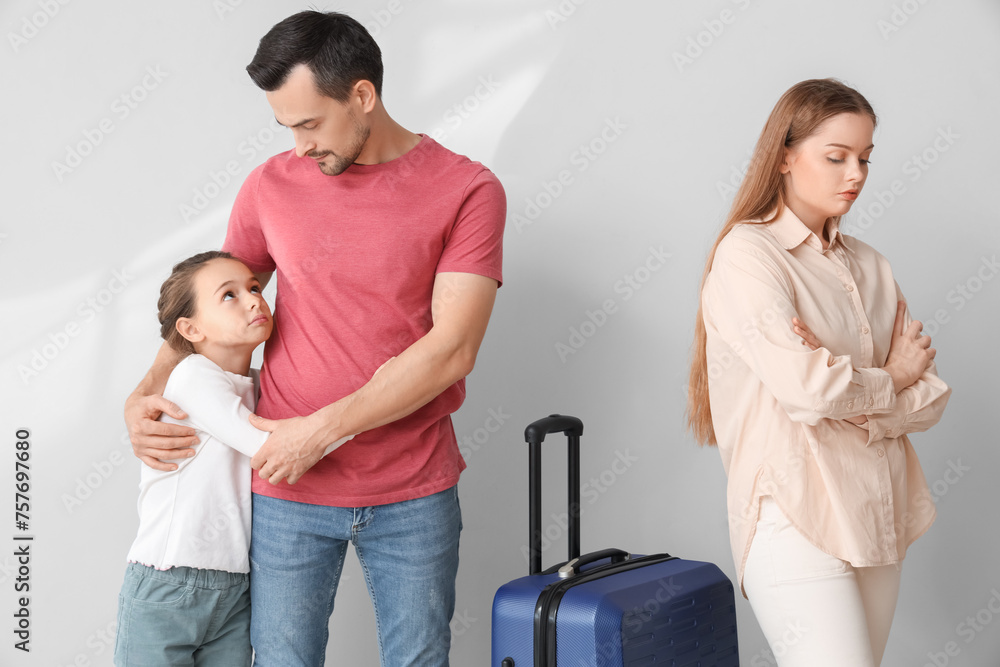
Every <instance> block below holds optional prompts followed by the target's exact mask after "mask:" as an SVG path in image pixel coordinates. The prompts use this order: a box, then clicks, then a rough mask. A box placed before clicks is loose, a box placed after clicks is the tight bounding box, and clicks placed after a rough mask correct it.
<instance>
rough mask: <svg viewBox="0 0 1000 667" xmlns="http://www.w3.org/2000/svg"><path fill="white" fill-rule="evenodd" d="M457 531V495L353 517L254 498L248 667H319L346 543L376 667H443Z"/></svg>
mask: <svg viewBox="0 0 1000 667" xmlns="http://www.w3.org/2000/svg"><path fill="white" fill-rule="evenodd" d="M461 530H462V513H461V510H460V508H459V504H458V489H457V487H452V488H450V489H447V490H445V491H441V492H440V493H435V494H433V495H430V496H427V497H425V498H417V499H415V500H407V501H404V502H399V503H392V504H389V505H377V506H374V507H355V508H350V507H328V506H325V505H309V504H306V503H298V502H292V501H288V500H280V499H276V498H269V497H267V496H261V495H258V494H254V496H253V533H252V539H251V542H250V587H251V599H252V600H253V620H252V623H251V630H250V634H251V642H252V644H253V647H254V651H255V659H254V665H255V666H256V667H317V666H318V665H323V662H324V659H325V655H326V643H327V639H328V638H329V630H328V626H329V623H330V614H331V613H332V612H333V599H334V596H335V595H336V593H337V584H338V582H339V581H340V573H341V570H342V569H343V565H344V556H345V554H346V553H347V543H348V542H350V543H351V544H353V545H354V550H355V552H356V553H357V555H358V560H359V561H360V562H361V568H362V570H363V571H364V575H365V583H366V584H367V586H368V594H369V595H370V596H371V600H372V606H373V607H374V609H375V626H376V629H377V632H378V648H379V656H380V658H381V664H382V667H404V666H414V667H435V666H438V665H443V666H445V667H446V666H447V665H448V650H449V648H450V647H451V628H450V627H449V623H450V622H451V616H452V613H453V612H454V610H455V576H456V574H457V573H458V538H459V533H460V532H461Z"/></svg>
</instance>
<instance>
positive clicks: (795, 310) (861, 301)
mask: <svg viewBox="0 0 1000 667" xmlns="http://www.w3.org/2000/svg"><path fill="white" fill-rule="evenodd" d="M876 121H877V119H876V116H875V113H874V111H873V110H872V108H871V105H869V103H868V102H867V100H865V98H864V97H862V96H861V95H860V94H859V93H858V92H857V91H855V90H853V89H852V88H849V87H847V86H845V85H844V84H842V83H840V82H838V81H835V80H832V79H822V80H810V81H803V82H801V83H799V84H796V85H795V86H793V87H792V88H791V89H789V90H788V91H787V92H786V93H785V94H784V95H783V96H782V97H781V99H780V100H779V101H778V103H777V105H776V106H775V107H774V110H773V111H772V112H771V115H770V117H769V118H768V120H767V123H766V124H765V126H764V130H763V132H762V133H761V135H760V138H759V140H758V142H757V146H756V148H755V149H754V154H753V158H752V160H751V164H750V168H749V170H748V171H747V175H746V177H745V178H744V180H743V183H742V185H741V186H740V189H739V191H738V193H737V194H736V198H735V200H734V202H733V206H732V210H731V211H730V213H729V217H728V219H727V221H726V224H725V226H724V227H723V229H722V232H721V233H720V234H719V237H718V239H717V240H716V242H715V246H714V247H713V248H712V251H711V253H710V254H709V258H708V263H707V266H706V269H705V274H704V276H703V279H702V291H701V307H700V309H699V312H698V320H697V323H696V333H695V345H694V361H693V363H692V367H691V380H690V391H689V397H688V419H689V425H690V427H691V428H692V430H693V432H694V434H695V436H696V438H697V439H698V440H699V441H700V442H701V443H709V444H718V446H719V453H720V454H721V456H722V462H723V465H724V467H725V469H726V474H727V475H728V478H729V482H728V507H729V525H730V540H731V543H732V548H733V557H734V559H735V563H736V567H737V571H738V577H739V581H740V585H741V589H742V590H743V593H744V596H746V597H747V598H748V599H749V600H750V604H751V606H752V607H753V609H754V613H755V615H756V616H757V620H758V622H759V623H760V625H761V628H762V630H763V631H764V635H765V637H767V640H768V642H769V644H770V645H771V649H772V651H773V652H774V654H775V656H776V657H777V659H778V662H779V664H780V665H781V666H782V667H787V666H798V665H808V666H809V667H817V666H822V665H837V666H838V667H843V666H844V665H851V666H852V667H866V666H875V665H879V664H880V662H881V659H882V654H883V651H884V649H885V644H886V640H887V638H888V634H889V627H890V625H891V624H892V616H893V613H894V612H895V607H896V599H897V597H898V591H899V578H900V564H901V562H902V560H903V557H904V556H905V553H906V548H907V547H908V546H909V545H910V544H911V543H912V542H913V541H914V540H915V539H916V538H917V537H919V536H920V535H921V534H923V532H924V531H926V530H927V528H928V527H929V526H930V524H931V523H932V522H933V520H934V504H933V501H932V500H931V496H930V492H929V490H928V488H927V483H926V481H925V479H924V476H923V473H922V471H921V469H920V463H919V461H917V457H916V454H915V453H914V451H913V448H912V447H911V446H910V442H909V440H908V439H907V437H906V434H907V433H911V432H914V431H922V430H926V429H927V428H929V427H930V426H932V425H934V424H935V423H936V422H937V421H938V420H939V419H940V417H941V413H942V412H943V410H944V407H945V404H946V403H947V401H948V396H949V394H950V393H951V390H950V389H949V388H948V386H947V385H945V384H944V383H943V382H942V381H941V380H940V379H939V378H938V377H937V375H936V372H935V365H934V362H933V358H934V355H935V351H934V349H933V348H931V347H930V342H931V341H930V338H929V337H927V336H922V335H921V334H920V330H921V324H920V322H916V321H911V318H910V315H909V312H908V311H907V309H906V306H905V302H904V301H903V296H902V293H901V292H900V291H899V287H898V286H897V285H896V283H895V281H894V280H893V277H892V270H891V268H890V267H889V263H888V261H887V260H886V259H885V258H884V257H883V256H882V255H880V254H879V253H878V252H876V251H875V250H874V249H873V248H871V247H870V246H868V245H867V244H865V243H862V242H861V241H858V240H857V239H854V238H851V237H849V236H844V235H843V234H841V233H840V230H839V223H840V218H841V216H843V215H844V214H845V213H847V212H848V211H849V210H850V208H851V204H852V203H853V202H854V200H855V199H857V197H858V195H859V194H860V192H861V189H862V188H863V187H864V183H865V179H866V178H867V175H868V164H869V161H868V158H869V155H870V154H871V151H872V148H873V144H872V135H873V133H874V130H875V124H876ZM806 324H808V326H806Z"/></svg>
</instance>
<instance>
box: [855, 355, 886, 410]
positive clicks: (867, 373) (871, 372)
mask: <svg viewBox="0 0 1000 667" xmlns="http://www.w3.org/2000/svg"><path fill="white" fill-rule="evenodd" d="M854 381H855V382H857V383H858V384H860V385H861V386H863V387H864V389H865V391H864V398H863V399H862V401H863V404H862V405H859V406H858V414H866V415H868V418H869V420H870V419H871V416H872V415H877V414H885V413H886V412H892V410H893V408H895V407H896V387H895V385H894V384H893V382H892V376H891V375H889V373H888V372H886V371H884V370H882V369H881V368H856V369H854Z"/></svg>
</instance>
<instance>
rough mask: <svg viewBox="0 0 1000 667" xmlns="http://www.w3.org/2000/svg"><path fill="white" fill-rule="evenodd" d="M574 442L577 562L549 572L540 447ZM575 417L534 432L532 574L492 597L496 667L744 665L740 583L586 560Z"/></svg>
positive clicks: (611, 552)
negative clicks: (559, 437) (558, 439)
mask: <svg viewBox="0 0 1000 667" xmlns="http://www.w3.org/2000/svg"><path fill="white" fill-rule="evenodd" d="M560 431H561V432H563V433H565V434H566V435H567V436H568V438H569V456H568V459H569V535H568V537H569V560H568V561H566V562H565V563H559V564H557V565H554V566H552V567H550V568H548V569H547V570H544V571H542V549H541V543H542V540H541V536H542V526H541V524H542V512H541V444H542V442H543V441H544V440H545V436H546V435H547V434H549V433H556V432H560ZM582 434H583V423H582V422H581V421H580V420H579V419H577V418H576V417H567V416H561V415H552V416H550V417H547V418H545V419H540V420H538V421H536V422H534V423H532V424H530V425H529V426H528V428H527V429H525V432H524V437H525V440H526V441H527V442H528V450H529V456H528V470H529V501H528V505H529V507H528V513H529V576H527V577H522V578H520V579H515V580H514V581H511V582H509V583H507V584H504V585H503V586H501V587H500V589H499V590H498V591H497V594H496V596H495V597H494V599H493V634H492V658H491V662H490V664H491V665H492V666H493V667H556V666H557V665H558V666H559V667H626V666H629V667H639V666H640V665H642V666H643V667H645V666H646V665H656V666H660V665H662V666H671V667H682V666H684V667H688V666H690V667H695V666H699V667H738V666H739V653H738V645H737V640H736V603H735V596H734V592H733V585H732V583H731V582H730V581H729V579H728V578H727V577H726V575H725V574H723V573H722V571H721V570H720V569H719V568H718V567H716V566H715V565H713V564H712V563H702V562H698V561H690V560H682V559H680V558H676V557H674V556H671V555H669V554H665V553H664V554H654V555H649V556H639V555H633V554H629V553H628V552H625V551H621V550H619V549H605V550H603V551H597V552H594V553H590V554H587V555H585V556H580V436H581V435H582Z"/></svg>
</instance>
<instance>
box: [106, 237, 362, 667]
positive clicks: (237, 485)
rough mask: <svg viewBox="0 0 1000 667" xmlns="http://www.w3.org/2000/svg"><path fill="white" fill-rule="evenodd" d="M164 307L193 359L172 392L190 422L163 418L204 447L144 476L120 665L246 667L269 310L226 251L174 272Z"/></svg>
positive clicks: (170, 328) (121, 621) (170, 385)
mask: <svg viewBox="0 0 1000 667" xmlns="http://www.w3.org/2000/svg"><path fill="white" fill-rule="evenodd" d="M158 306H159V320H160V334H161V335H162V336H163V339H164V340H166V341H167V343H168V344H169V345H170V346H171V347H173V348H174V349H176V350H178V351H179V352H181V353H188V355H189V356H187V357H185V358H184V359H183V360H182V361H181V362H180V363H179V364H178V365H177V366H176V368H174V370H173V372H172V373H171V374H170V379H169V381H168V382H167V385H166V388H165V389H164V391H163V396H164V397H165V398H167V399H168V400H170V401H173V402H175V403H177V404H179V405H182V406H184V409H185V411H186V412H187V414H188V418H187V419H185V420H183V421H176V420H173V419H172V418H170V417H168V416H166V415H163V416H162V417H161V420H163V421H169V422H172V423H180V424H184V425H187V426H191V427H192V428H194V429H195V430H196V431H197V435H198V438H199V441H200V444H198V445H197V446H195V450H196V453H195V455H194V456H192V457H190V458H186V459H181V460H177V461H175V462H176V463H177V469H176V470H172V471H169V472H161V471H157V470H153V469H152V468H149V467H147V466H145V465H144V466H143V467H142V479H141V482H140V484H139V534H138V535H137V536H136V539H135V542H133V544H132V548H131V550H130V551H129V554H128V560H129V565H128V568H127V570H126V573H125V582H124V583H123V584H122V590H121V594H120V595H119V598H118V636H117V639H116V643H115V665H117V666H119V667H122V666H125V665H176V664H184V665H192V664H193V665H211V666H212V667H228V666H229V665H232V666H233V667H236V666H238V667H247V666H248V665H250V662H251V656H252V652H251V648H250V588H249V572H250V567H249V558H248V553H249V549H250V518H251V509H250V508H251V496H250V475H251V469H250V458H251V457H252V456H253V455H254V454H255V453H256V452H257V450H258V449H260V447H261V445H263V444H264V441H265V439H266V438H267V436H268V433H267V432H265V431H259V430H257V429H255V428H254V427H252V426H251V425H250V423H249V421H247V418H248V417H249V415H250V413H251V412H252V411H253V409H254V407H255V404H256V398H257V395H256V392H257V389H256V381H257V371H256V370H251V369H250V358H251V355H252V354H253V351H254V349H255V348H256V347H257V346H258V345H260V344H261V343H263V342H264V341H265V340H266V339H267V338H268V336H270V335H271V329H272V326H273V322H272V320H271V310H270V308H268V305H267V302H266V301H264V298H263V296H262V295H261V288H260V283H259V282H258V281H257V279H256V278H255V277H254V275H253V273H252V272H251V271H250V269H248V268H247V267H246V266H245V265H244V264H243V263H242V262H240V261H239V260H237V259H235V258H234V257H233V256H232V255H230V254H229V253H224V252H216V251H212V252H203V253H200V254H198V255H195V256H193V257H191V258H189V259H186V260H184V261H183V262H181V263H179V264H178V265H177V266H175V267H174V269H173V272H172V273H171V275H170V277H169V278H167V280H166V281H165V282H164V283H163V286H162V287H161V288H160V300H159V304H158ZM349 439H350V438H344V439H343V440H340V441H338V442H336V443H334V444H332V445H330V446H329V447H327V450H326V453H327V454H329V453H330V452H331V451H333V450H334V449H336V448H337V447H339V446H340V445H341V444H343V443H344V442H345V441H346V440H349Z"/></svg>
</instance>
